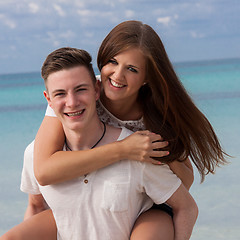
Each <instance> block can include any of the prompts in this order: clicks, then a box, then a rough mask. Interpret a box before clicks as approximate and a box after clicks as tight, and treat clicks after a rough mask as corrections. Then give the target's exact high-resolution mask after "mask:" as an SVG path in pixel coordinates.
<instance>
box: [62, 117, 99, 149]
mask: <svg viewBox="0 0 240 240" xmlns="http://www.w3.org/2000/svg"><path fill="white" fill-rule="evenodd" d="M103 131H104V125H103V124H102V122H101V121H100V120H99V119H97V120H96V121H91V122H90V123H89V124H88V125H87V126H86V127H84V129H78V130H77V131H75V130H71V129H66V128H64V132H65V135H66V143H67V146H68V148H69V150H70V149H71V150H72V151H78V150H84V149H90V148H92V147H93V146H94V145H95V143H96V142H97V141H98V140H99V139H100V138H101V136H102V135H103Z"/></svg>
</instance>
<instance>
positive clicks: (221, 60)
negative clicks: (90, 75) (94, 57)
mask: <svg viewBox="0 0 240 240" xmlns="http://www.w3.org/2000/svg"><path fill="white" fill-rule="evenodd" d="M231 61H240V57H229V58H216V59H205V60H204V59H199V60H197V59H195V60H182V61H176V62H175V61H172V64H173V66H174V67H181V66H191V65H192V66H194V65H208V64H210V63H224V62H225V63H227V62H231ZM93 68H94V70H96V74H99V70H98V67H97V66H95V65H94V64H93ZM19 74H40V77H41V70H40V68H39V71H38V70H29V71H22V72H12V73H10V72H9V73H0V77H4V76H9V75H19ZM0 80H1V78H0Z"/></svg>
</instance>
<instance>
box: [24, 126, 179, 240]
mask: <svg viewBox="0 0 240 240" xmlns="http://www.w3.org/2000/svg"><path fill="white" fill-rule="evenodd" d="M131 133H132V132H131V131H129V130H127V129H126V128H123V129H122V132H121V134H120V136H119V138H118V140H121V139H124V138H125V137H127V136H129V135H130V134H131ZM33 147H34V143H33V142H32V143H31V144H30V145H29V146H28V147H27V148H26V150H25V154H24V166H23V171H22V181H21V190H22V191H23V192H26V193H28V194H42V195H43V196H44V198H45V200H46V202H47V204H48V205H49V207H50V208H51V209H52V211H53V214H54V217H55V220H56V224H57V228H58V239H61V240H69V239H71V240H88V239H89V240H102V239H104V240H113V239H114V240H128V239H129V238H130V234H131V229H132V227H133V225H134V222H135V220H136V219H137V217H138V216H139V215H140V214H141V213H142V212H143V211H146V210H147V209H149V208H150V207H151V206H152V204H153V201H154V202H155V203H157V204H161V203H164V202H165V201H166V200H168V199H169V198H170V197H171V195H172V194H173V193H174V192H175V191H176V190H177V189H178V187H179V186H180V184H181V181H180V180H179V178H178V177H177V176H176V175H175V174H174V173H173V172H172V171H171V170H170V169H169V167H168V165H160V166H156V165H153V164H150V163H142V162H139V161H130V160H122V161H119V162H117V163H115V164H112V165H110V166H107V167H105V168H102V169H99V170H97V171H95V172H92V173H90V174H88V175H87V176H86V177H84V176H82V177H79V178H76V179H74V180H71V181H67V182H64V183H61V184H54V185H49V186H40V185H39V184H38V183H37V181H36V179H35V177H34V172H33Z"/></svg>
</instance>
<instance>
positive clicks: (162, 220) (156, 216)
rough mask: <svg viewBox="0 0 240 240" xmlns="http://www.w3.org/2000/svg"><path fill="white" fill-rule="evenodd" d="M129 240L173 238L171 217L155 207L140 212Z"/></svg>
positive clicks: (169, 239) (164, 239)
mask: <svg viewBox="0 0 240 240" xmlns="http://www.w3.org/2000/svg"><path fill="white" fill-rule="evenodd" d="M130 239H131V240H139V239H141V240H173V239H174V225H173V220H172V217H171V216H170V215H169V214H168V213H166V212H164V211H162V210H157V209H150V210H148V211H146V212H144V213H142V214H141V215H140V216H139V217H138V219H137V220H136V222H135V224H134V227H133V230H132V234H131V238H130Z"/></svg>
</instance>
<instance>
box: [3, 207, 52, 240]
mask: <svg viewBox="0 0 240 240" xmlns="http://www.w3.org/2000/svg"><path fill="white" fill-rule="evenodd" d="M56 239H57V227H56V223H55V220H54V217H53V214H52V211H51V210H45V211H43V212H41V213H38V214H36V215H34V216H32V217H30V218H29V219H27V220H25V221H23V222H22V223H20V224H19V225H17V226H15V227H13V228H12V229H11V230H9V231H8V232H7V233H5V234H4V235H3V236H1V237H0V240H56Z"/></svg>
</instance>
